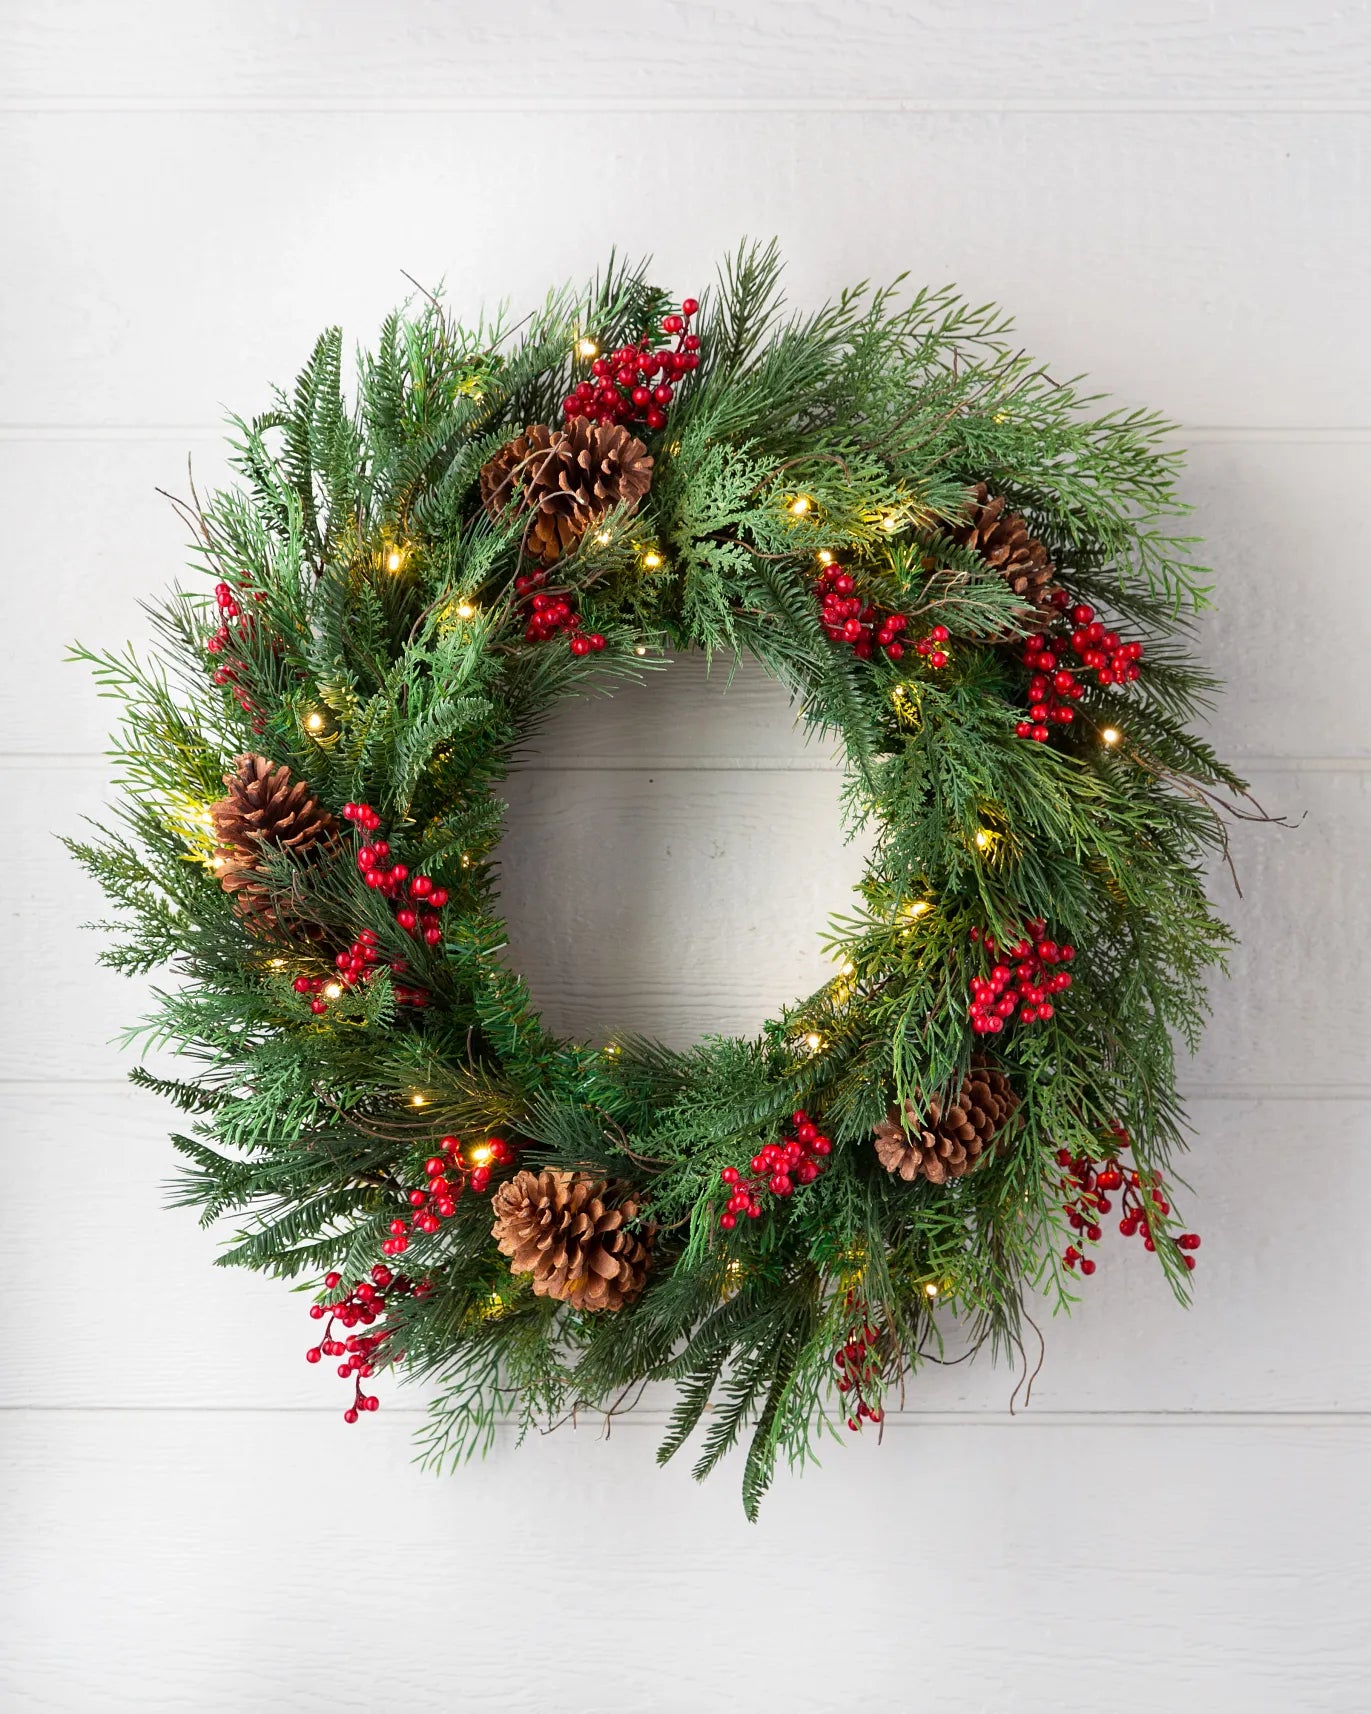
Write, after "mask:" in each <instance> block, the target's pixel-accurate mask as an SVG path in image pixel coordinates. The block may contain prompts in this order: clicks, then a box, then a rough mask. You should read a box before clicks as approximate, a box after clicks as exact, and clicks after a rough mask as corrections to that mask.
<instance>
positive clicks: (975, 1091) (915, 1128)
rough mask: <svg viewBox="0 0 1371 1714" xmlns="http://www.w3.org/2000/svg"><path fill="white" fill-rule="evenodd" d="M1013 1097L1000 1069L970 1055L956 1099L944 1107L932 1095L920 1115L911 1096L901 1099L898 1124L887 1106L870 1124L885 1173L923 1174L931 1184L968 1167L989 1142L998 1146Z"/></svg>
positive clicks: (985, 1155) (983, 1156)
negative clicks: (879, 1119) (907, 1098)
mask: <svg viewBox="0 0 1371 1714" xmlns="http://www.w3.org/2000/svg"><path fill="white" fill-rule="evenodd" d="M1018 1104H1019V1097H1018V1096H1017V1095H1016V1094H1015V1092H1014V1090H1013V1089H1012V1088H1011V1087H1010V1083H1009V1079H1008V1078H1007V1077H1006V1076H1005V1074H1004V1073H1003V1072H1002V1071H999V1070H997V1069H996V1067H994V1066H992V1065H988V1064H986V1062H985V1061H984V1060H973V1061H972V1062H971V1070H970V1071H969V1072H968V1073H967V1075H966V1076H965V1077H964V1078H963V1080H962V1087H961V1089H960V1090H959V1092H958V1094H957V1099H956V1100H955V1101H954V1102H953V1103H952V1104H951V1105H950V1106H949V1107H947V1108H946V1110H944V1108H943V1103H942V1099H941V1097H940V1096H937V1095H935V1096H933V1097H932V1099H931V1100H930V1101H929V1102H928V1104H927V1108H926V1110H925V1111H924V1113H923V1114H922V1116H921V1115H920V1112H919V1109H918V1108H917V1107H916V1106H915V1104H914V1103H913V1102H912V1101H906V1102H905V1104H904V1115H903V1117H904V1123H903V1124H901V1122H900V1120H901V1115H900V1111H899V1109H898V1108H897V1107H892V1108H891V1109H890V1111H889V1112H888V1113H887V1114H886V1116H885V1118H884V1119H882V1120H881V1122H880V1124H879V1125H877V1126H876V1153H877V1155H878V1156H879V1157H880V1162H881V1165H882V1166H883V1167H884V1168H885V1170H886V1171H887V1172H891V1173H898V1174H899V1175H900V1177H901V1178H903V1179H906V1180H909V1179H915V1178H919V1177H921V1176H922V1177H924V1178H926V1179H928V1180H930V1182H932V1183H933V1184H944V1183H946V1181H947V1180H948V1179H949V1178H961V1177H963V1176H964V1175H965V1174H966V1173H969V1172H974V1171H975V1170H976V1168H977V1167H978V1166H981V1165H983V1164H984V1163H985V1162H986V1161H987V1160H988V1159H989V1158H990V1155H991V1152H992V1151H991V1144H992V1143H995V1144H998V1145H999V1146H1001V1147H1002V1146H1003V1145H1004V1143H1005V1142H1006V1141H1007V1140H1008V1135H1009V1127H1010V1122H1011V1120H1012V1119H1013V1116H1014V1109H1015V1108H1016V1107H1017V1106H1018Z"/></svg>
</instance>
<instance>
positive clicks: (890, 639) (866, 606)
mask: <svg viewBox="0 0 1371 1714" xmlns="http://www.w3.org/2000/svg"><path fill="white" fill-rule="evenodd" d="M856 587H857V585H856V582H855V580H854V578H853V576H852V573H851V572H850V571H844V570H843V568H842V566H840V565H839V564H838V563H837V562H836V561H832V560H831V561H830V562H829V563H828V564H827V565H826V566H825V567H824V568H823V570H822V572H820V574H819V578H818V581H817V582H816V583H815V585H814V593H815V594H816V595H817V596H818V597H819V623H820V624H821V625H822V626H823V628H824V631H825V632H826V633H827V635H828V637H829V639H830V641H832V642H835V643H850V644H851V646H852V653H853V654H854V655H856V657H857V659H858V660H859V661H869V660H870V659H871V656H872V652H873V650H875V649H877V648H880V649H884V650H885V653H886V655H887V657H888V658H889V659H890V660H892V661H898V660H899V659H900V657H901V656H902V655H903V654H904V644H903V643H902V642H901V641H900V633H901V632H902V631H903V630H904V628H905V626H906V625H907V624H908V623H909V620H908V619H907V618H906V617H905V615H904V614H903V613H882V612H881V611H880V609H879V608H878V607H876V606H875V605H874V604H873V603H872V602H870V601H863V599H862V597H861V596H860V595H856V594H854V593H853V591H854V590H855V589H856ZM944 634H946V633H944Z"/></svg>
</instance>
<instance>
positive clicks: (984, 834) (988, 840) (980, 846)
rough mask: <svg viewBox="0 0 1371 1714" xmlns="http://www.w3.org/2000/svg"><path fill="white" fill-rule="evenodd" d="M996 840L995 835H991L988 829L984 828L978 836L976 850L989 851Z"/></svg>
mask: <svg viewBox="0 0 1371 1714" xmlns="http://www.w3.org/2000/svg"><path fill="white" fill-rule="evenodd" d="M994 839H995V835H994V834H993V833H991V832H990V830H989V829H988V828H985V827H982V828H981V829H980V830H979V831H978V832H977V834H976V849H977V850H978V851H989V849H990V847H991V845H992V844H993V843H994Z"/></svg>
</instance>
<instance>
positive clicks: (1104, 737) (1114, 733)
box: [1100, 726, 1123, 749]
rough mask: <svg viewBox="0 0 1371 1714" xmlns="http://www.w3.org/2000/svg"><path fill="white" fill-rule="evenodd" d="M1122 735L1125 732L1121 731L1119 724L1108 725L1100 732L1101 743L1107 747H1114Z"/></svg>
mask: <svg viewBox="0 0 1371 1714" xmlns="http://www.w3.org/2000/svg"><path fill="white" fill-rule="evenodd" d="M1122 737H1123V733H1122V732H1120V731H1119V729H1118V727H1117V726H1106V727H1105V729H1104V731H1103V732H1101V733H1100V743H1101V744H1103V745H1104V746H1105V747H1106V748H1107V749H1113V747H1114V745H1115V744H1117V743H1118V741H1119V739H1120V738H1122Z"/></svg>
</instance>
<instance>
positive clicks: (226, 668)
mask: <svg viewBox="0 0 1371 1714" xmlns="http://www.w3.org/2000/svg"><path fill="white" fill-rule="evenodd" d="M252 594H253V597H254V599H255V600H257V601H262V600H264V599H265V597H266V591H265V590H262V589H255V590H253V592H252ZM214 601H215V605H216V606H217V607H218V609H219V624H218V627H217V628H216V629H215V630H214V631H212V632H211V633H210V635H209V636H208V637H207V638H206V639H205V651H206V653H207V654H211V655H229V656H232V653H233V645H234V640H235V636H243V635H245V634H247V633H249V632H250V631H251V630H252V627H253V626H254V625H255V624H256V620H255V619H254V618H253V617H252V615H251V614H245V613H244V612H243V609H242V607H241V606H240V604H239V602H238V598H237V596H236V595H235V594H234V593H233V590H232V589H231V588H230V586H229V585H228V584H227V583H216V584H215V586H214ZM211 677H212V679H213V682H214V683H215V684H217V685H228V684H232V685H234V686H235V689H234V692H233V694H234V696H236V697H237V699H238V706H239V707H240V708H241V709H242V710H243V713H244V714H250V715H252V717H253V720H252V729H253V731H254V732H261V731H262V730H263V729H264V728H265V726H266V721H265V719H264V718H263V716H262V712H261V710H260V709H259V708H258V706H257V704H256V703H255V702H254V701H253V700H252V698H251V697H250V696H249V695H248V693H247V692H246V691H245V690H244V689H243V687H242V686H241V685H240V684H238V683H237V679H238V673H237V671H236V669H235V667H234V665H233V664H232V662H231V660H224V661H221V662H220V663H219V665H218V666H217V667H215V669H214V672H213V673H212V675H211Z"/></svg>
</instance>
